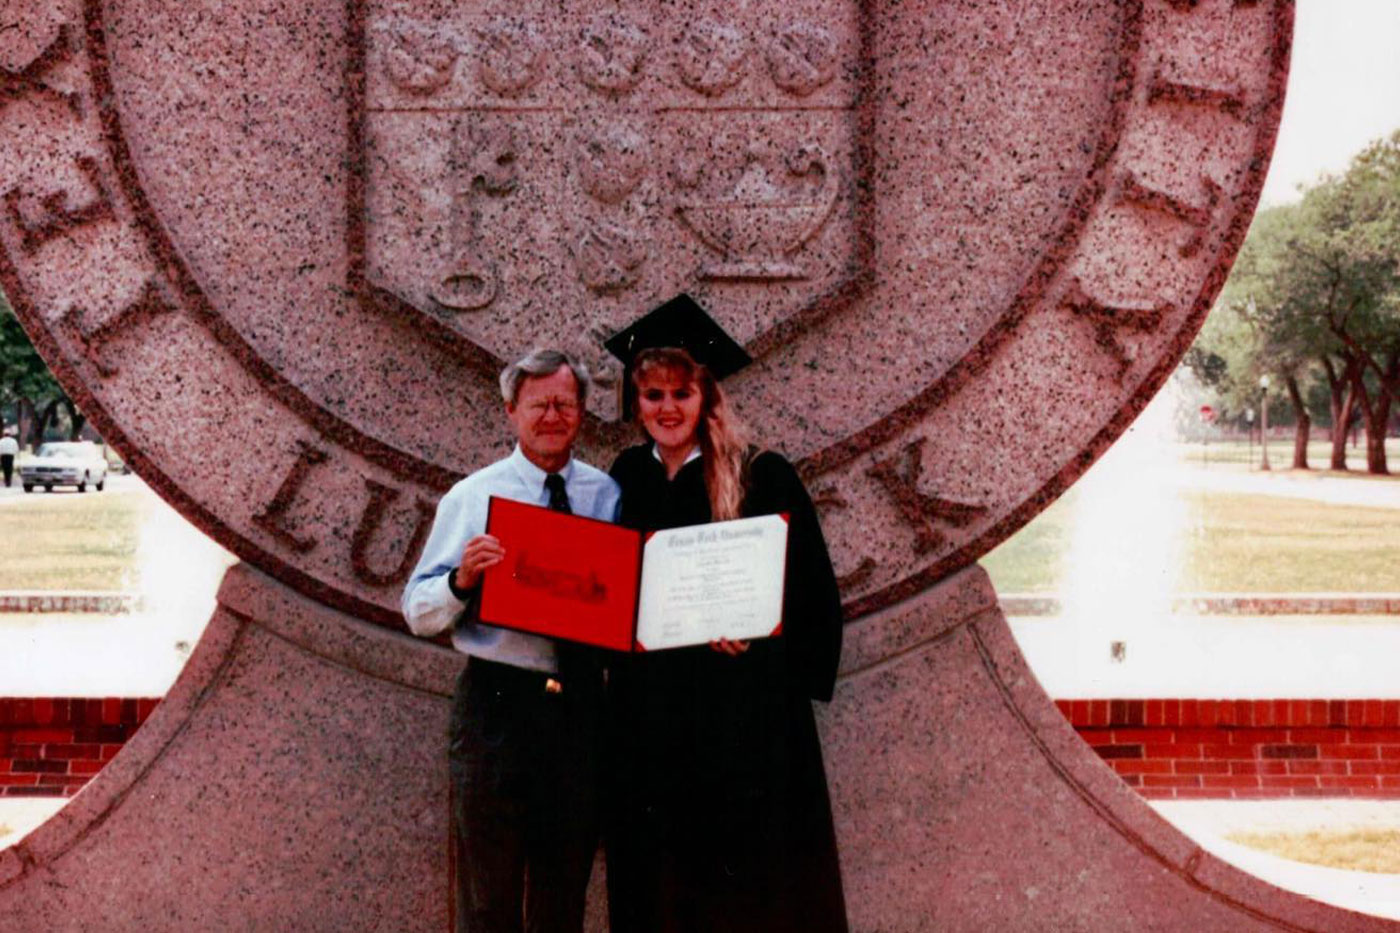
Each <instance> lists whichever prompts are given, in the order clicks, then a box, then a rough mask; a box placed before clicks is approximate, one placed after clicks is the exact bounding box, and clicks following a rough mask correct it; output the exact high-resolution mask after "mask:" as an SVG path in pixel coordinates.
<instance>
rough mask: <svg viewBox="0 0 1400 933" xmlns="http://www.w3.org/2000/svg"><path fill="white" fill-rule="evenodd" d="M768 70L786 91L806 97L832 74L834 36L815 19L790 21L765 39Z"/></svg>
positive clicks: (834, 60)
mask: <svg viewBox="0 0 1400 933" xmlns="http://www.w3.org/2000/svg"><path fill="white" fill-rule="evenodd" d="M767 57H768V73H769V74H770V75H772V77H773V83H774V84H776V85H777V86H778V87H780V88H782V89H783V90H785V91H787V92H788V93H789V94H795V95H796V96H798V97H806V96H807V95H808V94H811V93H812V92H813V91H815V90H816V89H817V88H819V87H821V86H822V85H824V84H826V83H827V82H829V81H830V80H831V79H832V78H833V77H835V76H836V65H837V54H836V39H835V38H834V37H833V36H832V35H831V33H830V32H828V31H827V30H826V29H824V28H822V27H821V26H818V25H816V24H815V23H804V22H797V23H790V24H788V25H786V26H784V27H783V28H781V29H779V30H778V32H777V34H776V35H774V36H773V39H772V41H770V42H769V43H768V55H767Z"/></svg>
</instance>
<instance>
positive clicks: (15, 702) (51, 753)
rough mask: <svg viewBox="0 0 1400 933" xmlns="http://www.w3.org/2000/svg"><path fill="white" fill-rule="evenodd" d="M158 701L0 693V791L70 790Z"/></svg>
mask: <svg viewBox="0 0 1400 933" xmlns="http://www.w3.org/2000/svg"><path fill="white" fill-rule="evenodd" d="M159 702H160V700H158V699H139V700H138V699H124V698H118V697H108V698H103V699H84V698H76V697H40V698H9V697H0V796H5V797H69V796H72V795H73V794H75V793H77V792H78V789H79V788H80V787H82V786H83V785H84V784H86V783H87V782H88V781H90V780H91V779H92V776H93V775H94V774H96V773H97V772H98V771H101V770H102V766H103V765H105V764H106V763H107V762H108V761H110V760H111V759H112V757H113V756H114V755H116V754H117V752H118V751H120V750H121V747H122V745H123V744H125V742H126V740H127V739H129V738H131V736H132V734H133V733H135V732H136V730H137V729H138V728H140V726H141V723H143V722H145V721H146V717H148V716H150V715H151V710H153V709H155V708H156V704H157V703H159Z"/></svg>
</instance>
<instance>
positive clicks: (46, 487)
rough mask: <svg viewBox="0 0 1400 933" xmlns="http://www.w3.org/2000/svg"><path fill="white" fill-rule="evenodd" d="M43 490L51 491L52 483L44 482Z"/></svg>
mask: <svg viewBox="0 0 1400 933" xmlns="http://www.w3.org/2000/svg"><path fill="white" fill-rule="evenodd" d="M44 492H53V483H45V484H44Z"/></svg>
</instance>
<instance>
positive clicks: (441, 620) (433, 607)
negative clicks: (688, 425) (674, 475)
mask: <svg viewBox="0 0 1400 933" xmlns="http://www.w3.org/2000/svg"><path fill="white" fill-rule="evenodd" d="M559 474H560V475H561V476H563V477H564V491H565V492H566V493H568V496H569V506H570V508H572V509H573V512H574V514H575V515H585V516H587V517H589V518H600V519H602V520H604V521H609V522H611V521H615V520H616V519H617V510H618V502H619V500H620V498H621V493H620V490H619V489H618V487H617V483H615V482H613V480H612V477H610V476H608V474H606V473H604V472H603V471H602V470H599V469H597V468H595V467H591V466H589V465H588V464H586V463H583V462H581V461H579V460H572V459H571V460H570V461H569V462H568V464H567V465H566V466H565V467H564V469H562V470H560V471H559ZM546 475H547V474H546V473H545V471H544V470H541V469H540V468H539V467H537V466H535V465H534V464H533V463H531V462H530V461H529V460H528V459H527V458H526V456H525V454H524V453H522V452H521V450H520V446H519V445H516V448H515V452H514V453H512V454H511V455H510V456H509V457H506V458H505V459H504V460H497V461H496V462H495V463H493V464H491V465H490V466H487V467H483V468H481V469H480V470H477V471H476V472H475V473H473V474H472V475H471V476H468V477H467V478H466V479H464V480H462V481H460V482H459V483H457V485H455V486H453V487H452V488H451V489H449V490H448V491H447V495H445V496H443V497H442V501H440V502H439V503H438V507H437V517H436V518H435V519H434V520H433V530H432V533H431V534H429V535H428V543H427V544H426V545H424V547H423V556H422V557H420V558H419V559H418V566H417V567H415V568H414V569H413V575H412V576H411V577H409V578H408V585H407V586H406V587H404V591H403V603H402V608H403V615H404V619H406V620H407V621H408V627H409V630H410V631H412V632H413V634H415V635H425V636H431V635H436V634H438V633H439V632H442V631H446V630H447V628H448V627H449V626H451V625H453V624H454V623H456V628H455V629H454V630H453V632H452V645H453V647H454V648H456V649H457V650H458V651H460V652H462V653H463V654H469V655H472V656H473V657H478V658H486V659H487V660H491V661H500V662H501V663H502V664H510V665H513V666H515V667H524V668H528V669H530V670H535V671H546V672H549V673H553V672H555V671H556V670H557V669H558V668H557V664H556V662H555V658H554V642H553V641H551V640H550V639H548V638H541V637H539V636H538V635H529V634H526V633H524V632H515V631H511V630H509V629H503V628H496V627H495V626H491V625H482V624H480V623H477V622H472V621H470V620H469V619H466V618H462V616H463V615H464V613H463V609H464V606H463V604H462V601H461V600H460V599H458V598H457V597H456V596H454V595H453V594H452V590H451V589H450V588H449V587H448V585H447V580H448V575H449V574H452V573H455V572H456V571H457V567H458V565H459V564H461V562H462V548H463V547H465V546H466V543H467V542H468V541H469V540H471V539H472V538H474V537H476V536H477V535H479V534H483V533H485V531H486V510H487V505H488V502H489V501H490V497H491V496H500V497H501V498H502V499H514V500H515V501H517V502H528V503H530V504H531V505H541V506H548V505H549V490H547V489H546V488H545V485H544V479H545V476H546Z"/></svg>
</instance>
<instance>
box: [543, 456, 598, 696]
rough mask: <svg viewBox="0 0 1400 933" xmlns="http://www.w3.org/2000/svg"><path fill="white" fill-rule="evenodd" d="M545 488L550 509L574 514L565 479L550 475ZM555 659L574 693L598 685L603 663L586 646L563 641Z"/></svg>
mask: <svg viewBox="0 0 1400 933" xmlns="http://www.w3.org/2000/svg"><path fill="white" fill-rule="evenodd" d="M544 488H545V489H548V490H549V507H550V508H551V509H553V510H554V511H556V512H563V513H564V514H566V515H572V514H574V510H573V507H572V506H570V505H569V494H568V492H566V491H565V490H564V477H562V476H560V475H559V474H558V473H550V474H548V475H547V476H545V478H544ZM554 653H555V657H557V658H558V659H559V680H562V681H563V682H564V683H566V684H571V685H572V686H573V689H574V691H577V690H579V689H586V688H587V687H588V686H589V685H590V683H592V684H596V683H597V681H598V679H599V677H600V676H601V674H602V668H601V666H600V664H601V662H600V660H599V658H598V655H597V653H596V652H595V651H594V650H593V649H591V648H589V647H588V646H586V645H580V644H576V643H574V642H567V641H561V642H557V643H556V644H555V646H554Z"/></svg>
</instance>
